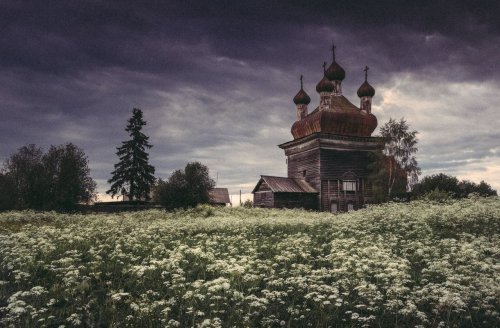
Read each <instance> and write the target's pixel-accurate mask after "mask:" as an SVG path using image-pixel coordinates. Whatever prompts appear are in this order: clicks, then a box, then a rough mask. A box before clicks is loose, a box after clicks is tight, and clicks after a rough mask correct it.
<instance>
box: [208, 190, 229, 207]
mask: <svg viewBox="0 0 500 328" xmlns="http://www.w3.org/2000/svg"><path fill="white" fill-rule="evenodd" d="M210 204H212V205H217V206H226V205H227V204H231V200H230V199H229V192H228V190H227V188H214V189H212V190H211V191H210Z"/></svg>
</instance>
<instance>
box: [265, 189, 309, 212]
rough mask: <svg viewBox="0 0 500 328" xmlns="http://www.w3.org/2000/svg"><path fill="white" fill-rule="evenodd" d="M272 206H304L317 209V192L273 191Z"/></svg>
mask: <svg viewBox="0 0 500 328" xmlns="http://www.w3.org/2000/svg"><path fill="white" fill-rule="evenodd" d="M274 207H276V208H304V209H307V210H317V209H318V194H306V193H281V192H280V193H275V194H274Z"/></svg>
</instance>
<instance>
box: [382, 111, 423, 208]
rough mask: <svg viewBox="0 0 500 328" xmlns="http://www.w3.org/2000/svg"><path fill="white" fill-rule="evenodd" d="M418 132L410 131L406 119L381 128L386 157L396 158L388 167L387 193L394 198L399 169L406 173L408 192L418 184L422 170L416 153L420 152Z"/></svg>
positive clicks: (392, 121) (390, 122)
mask: <svg viewBox="0 0 500 328" xmlns="http://www.w3.org/2000/svg"><path fill="white" fill-rule="evenodd" d="M417 133H418V132H417V131H409V126H408V123H406V121H405V120H404V119H401V120H400V121H399V122H396V121H395V120H394V119H392V118H391V119H390V120H389V122H387V123H386V124H384V125H383V126H382V127H381V128H380V134H381V135H382V137H383V138H384V139H385V149H384V155H386V156H388V157H392V158H394V161H391V163H390V165H389V167H388V181H387V193H388V196H389V198H391V197H392V193H393V187H394V184H395V182H396V180H397V167H396V165H397V166H398V167H399V168H400V169H401V170H403V172H405V174H406V177H407V190H408V191H409V190H411V189H412V186H413V185H414V184H415V183H417V181H418V175H419V174H420V168H419V167H418V163H417V159H416V158H415V153H416V152H417V151H418V148H417V147H416V145H417V142H418V140H417V138H416V135H417Z"/></svg>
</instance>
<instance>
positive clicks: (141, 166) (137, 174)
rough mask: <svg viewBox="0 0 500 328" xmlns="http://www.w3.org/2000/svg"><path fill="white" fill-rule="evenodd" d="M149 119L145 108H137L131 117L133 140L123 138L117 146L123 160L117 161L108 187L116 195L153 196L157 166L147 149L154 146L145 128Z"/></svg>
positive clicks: (130, 128) (135, 197) (130, 198)
mask: <svg viewBox="0 0 500 328" xmlns="http://www.w3.org/2000/svg"><path fill="white" fill-rule="evenodd" d="M144 125H146V121H144V120H143V118H142V111H141V110H140V109H138V108H134V109H133V111H132V117H131V118H130V119H129V120H128V124H127V127H126V129H125V131H127V132H128V133H129V135H130V140H128V141H124V142H122V145H121V146H120V147H118V148H117V150H118V152H117V153H116V155H118V158H119V159H120V161H119V162H118V164H115V170H114V171H113V172H111V174H112V177H111V179H109V180H108V183H110V184H111V188H110V189H109V190H108V191H106V193H108V194H110V195H111V196H112V197H114V196H116V195H122V194H125V195H127V196H128V198H129V200H149V199H150V193H151V188H152V187H153V185H154V183H155V177H154V173H155V168H154V167H153V166H152V165H150V164H149V154H148V153H147V152H146V149H150V148H151V147H153V146H152V145H150V144H149V142H148V140H149V137H147V136H146V135H145V134H144V133H142V132H141V130H142V127H143V126H144Z"/></svg>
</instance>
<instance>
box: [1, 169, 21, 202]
mask: <svg viewBox="0 0 500 328" xmlns="http://www.w3.org/2000/svg"><path fill="white" fill-rule="evenodd" d="M16 200H17V191H16V186H15V185H14V181H13V179H12V177H11V176H10V175H9V174H4V173H0V211H8V210H13V209H15V208H16Z"/></svg>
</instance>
